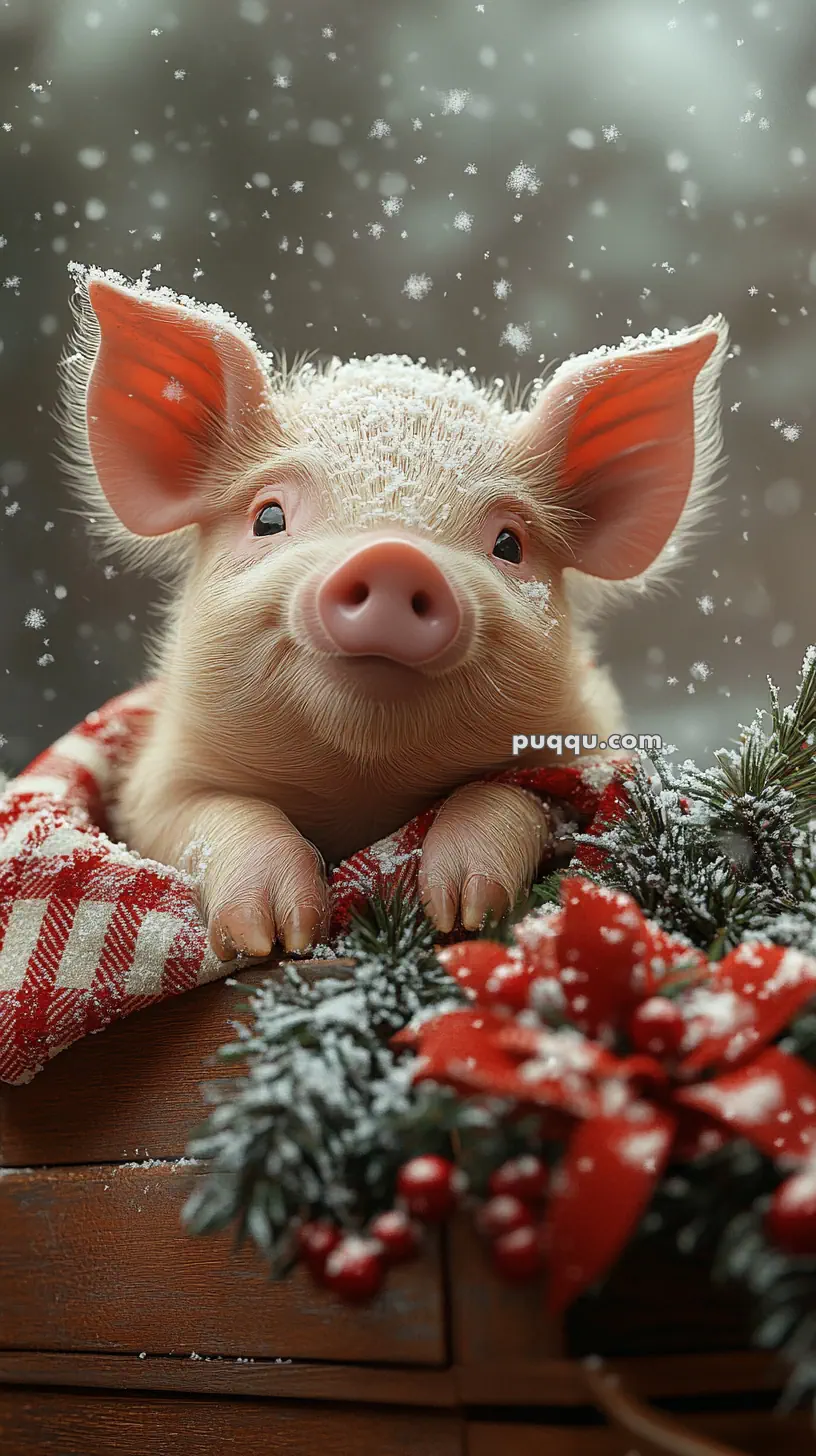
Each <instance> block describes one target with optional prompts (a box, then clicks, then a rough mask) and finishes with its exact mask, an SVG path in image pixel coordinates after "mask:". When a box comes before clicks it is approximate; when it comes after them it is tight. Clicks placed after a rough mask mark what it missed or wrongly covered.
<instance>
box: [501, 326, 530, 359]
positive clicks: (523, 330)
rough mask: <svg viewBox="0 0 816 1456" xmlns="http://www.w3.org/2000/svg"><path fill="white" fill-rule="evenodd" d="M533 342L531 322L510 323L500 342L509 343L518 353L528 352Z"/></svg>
mask: <svg viewBox="0 0 816 1456" xmlns="http://www.w3.org/2000/svg"><path fill="white" fill-rule="evenodd" d="M532 342H533V336H532V333H531V331H530V325H529V324H508V325H507V328H506V329H505V331H504V333H503V334H502V336H501V338H500V339H499V343H500V344H509V345H510V348H511V349H514V350H515V352H516V353H517V354H526V353H527V350H528V349H529V348H530V345H531V344H532Z"/></svg>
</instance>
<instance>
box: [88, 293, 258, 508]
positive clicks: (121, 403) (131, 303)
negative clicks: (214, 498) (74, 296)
mask: <svg viewBox="0 0 816 1456" xmlns="http://www.w3.org/2000/svg"><path fill="white" fill-rule="evenodd" d="M85 291H86V299H87V305H89V306H90V309H91V310H92V311H93V315H94V317H95V319H96V323H97V325H98V330H99V340H98V345H97V348H96V352H95V355H94V357H93V361H92V363H91V365H90V371H89V374H88V380H87V391H86V422H87V433H88V445H89V449H90V455H91V459H92V461H93V466H94V470H95V472H96V476H97V479H98V481H99V485H100V487H101V489H102V491H103V493H104V495H105V497H106V498H107V501H108V504H109V506H110V507H111V509H112V510H113V511H114V512H115V514H116V515H117V516H118V518H119V520H120V521H121V522H122V524H123V525H124V526H125V527H127V529H128V530H129V531H132V532H133V533H135V534H136V535H137V536H161V535H164V534H166V533H167V532H169V531H176V530H179V529H180V528H181V527H184V526H189V525H193V524H195V523H198V522H200V521H201V520H202V519H203V517H204V515H205V513H206V501H205V495H204V489H203V487H204V477H205V475H206V471H207V469H208V467H209V466H210V465H211V464H212V462H213V460H214V458H215V456H216V453H217V452H218V450H219V448H220V447H221V446H222V444H223V443H224V441H225V440H226V439H228V438H230V437H240V436H241V434H242V433H243V432H244V431H245V430H247V429H248V428H251V427H252V425H253V424H254V423H257V419H258V415H259V412H260V411H262V410H263V408H264V406H266V408H267V409H269V404H268V400H267V383H266V375H265V373H264V369H263V365H262V363H261V358H260V355H259V353H258V351H257V350H256V348H255V346H254V345H253V344H252V342H251V341H250V340H249V339H248V338H245V337H244V336H243V335H242V334H241V332H240V331H239V329H238V327H237V326H236V325H235V324H233V323H232V321H231V320H230V319H229V318H228V316H227V315H226V314H224V315H221V314H216V313H213V314H210V313H208V312H207V311H205V310H203V309H198V308H196V307H195V306H188V305H186V304H181V303H177V302H175V301H172V300H171V301H168V297H167V295H163V294H162V293H156V294H151V293H150V292H149V291H148V290H147V289H140V288H128V287H124V286H121V285H120V284H119V283H112V282H110V281H108V279H107V278H104V277H90V278H88V279H87V280H86V283H85Z"/></svg>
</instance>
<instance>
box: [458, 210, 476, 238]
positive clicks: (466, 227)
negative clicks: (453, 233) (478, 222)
mask: <svg viewBox="0 0 816 1456" xmlns="http://www.w3.org/2000/svg"><path fill="white" fill-rule="evenodd" d="M453 226H454V227H455V228H458V230H459V232H460V233H469V232H470V230H471V228H472V227H473V214H472V213H470V212H457V214H456V216H455V218H454V219H453Z"/></svg>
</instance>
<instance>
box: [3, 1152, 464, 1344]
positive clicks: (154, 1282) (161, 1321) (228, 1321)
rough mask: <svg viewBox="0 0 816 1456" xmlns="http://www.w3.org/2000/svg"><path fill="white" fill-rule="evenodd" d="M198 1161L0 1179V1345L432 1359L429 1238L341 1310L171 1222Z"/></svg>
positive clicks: (437, 1328)
mask: <svg viewBox="0 0 816 1456" xmlns="http://www.w3.org/2000/svg"><path fill="white" fill-rule="evenodd" d="M200 1176H201V1173H200V1171H199V1170H191V1169H190V1168H189V1167H181V1168H175V1167H174V1165H172V1164H166V1163H163V1164H160V1165H159V1166H154V1167H139V1166H138V1165H136V1166H134V1165H131V1164H113V1165H111V1164H108V1165H104V1166H96V1167H91V1168H76V1169H74V1168H56V1169H52V1170H50V1171H48V1170H41V1171H37V1172H33V1173H24V1172H17V1173H14V1172H9V1173H6V1174H5V1175H4V1176H3V1177H0V1228H2V1230H3V1236H2V1239H1V1240H0V1348H2V1347H5V1348H7V1349H18V1350H19V1349H31V1350H70V1349H74V1350H88V1351H93V1350H110V1351H123V1352H127V1351H130V1352H136V1353H139V1352H141V1351H147V1352H149V1353H157V1354H184V1355H188V1356H189V1355H190V1353H191V1352H195V1353H197V1354H201V1355H204V1354H220V1355H233V1356H237V1355H241V1356H265V1357H271V1358H275V1357H278V1356H280V1357H287V1356H288V1357H292V1358H300V1359H307V1360H308V1359H313V1360H314V1359H321V1360H335V1361H336V1360H338V1359H342V1360H344V1361H352V1362H353V1361H377V1362H380V1363H385V1364H391V1363H398V1364H403V1365H411V1364H416V1365H432V1364H441V1363H442V1362H443V1361H444V1359H445V1356H446V1344H445V1332H444V1314H443V1298H442V1278H441V1272H440V1256H439V1248H438V1243H435V1242H434V1241H433V1239H431V1240H430V1241H429V1243H428V1246H427V1250H426V1252H425V1254H424V1255H423V1257H422V1258H421V1259H419V1260H418V1261H417V1262H415V1263H413V1264H411V1265H409V1266H405V1267H404V1268H402V1269H397V1270H394V1272H393V1275H392V1277H391V1278H390V1279H389V1282H388V1285H387V1288H386V1289H385V1291H384V1292H383V1294H382V1296H381V1297H380V1298H379V1299H378V1300H376V1301H375V1302H374V1303H373V1304H372V1305H371V1306H370V1307H369V1308H366V1309H362V1310H351V1309H348V1308H344V1307H343V1306H341V1305H338V1304H337V1302H336V1301H335V1300H334V1299H333V1298H332V1297H331V1296H330V1295H329V1294H328V1293H326V1292H324V1291H321V1290H319V1289H317V1288H315V1287H314V1286H313V1285H312V1283H311V1281H310V1279H309V1278H308V1277H307V1276H306V1275H305V1273H304V1272H303V1271H302V1270H298V1271H296V1272H295V1274H294V1275H293V1277H292V1278H291V1279H290V1280H287V1281H285V1282H283V1283H279V1284H271V1283H270V1282H269V1280H268V1278H267V1277H266V1274H265V1268H264V1265H263V1263H262V1261H261V1259H260V1256H259V1255H257V1254H256V1253H255V1252H254V1251H253V1250H251V1249H246V1250H243V1251H241V1252H240V1253H237V1254H236V1253H233V1249H232V1240H231V1238H230V1237H227V1236H224V1235H219V1236H212V1237H206V1238H200V1239H194V1238H192V1237H191V1236H189V1235H187V1234H186V1233H185V1232H184V1230H183V1229H182V1228H181V1226H180V1223H179V1212H180V1208H181V1206H182V1203H183V1200H184V1197H185V1195H186V1193H187V1191H188V1190H189V1188H190V1187H191V1186H192V1179H193V1178H195V1177H200Z"/></svg>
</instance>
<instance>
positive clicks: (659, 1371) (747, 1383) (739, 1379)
mask: <svg viewBox="0 0 816 1456" xmlns="http://www.w3.org/2000/svg"><path fill="white" fill-rule="evenodd" d="M0 1368H1V1367H0ZM613 1368H614V1369H615V1370H616V1371H619V1372H620V1376H621V1379H622V1380H623V1381H624V1384H625V1385H626V1388H627V1389H628V1390H631V1391H632V1393H633V1394H636V1395H639V1396H642V1397H645V1398H646V1399H649V1400H666V1399H670V1398H672V1397H675V1398H676V1397H678V1396H688V1395H710V1394H711V1395H739V1394H742V1393H745V1392H750V1391H757V1390H761V1391H769V1392H777V1391H779V1390H780V1389H781V1387H782V1384H783V1381H784V1373H785V1372H784V1370H783V1368H782V1367H781V1366H780V1364H779V1362H778V1361H777V1360H775V1359H774V1357H773V1356H772V1355H768V1354H764V1353H761V1352H759V1351H755V1350H744V1351H742V1350H739V1351H734V1352H732V1353H727V1354H711V1355H662V1356H655V1357H653V1358H650V1357H648V1356H636V1357H633V1358H626V1357H624V1358H620V1359H618V1358H616V1359H615V1360H614V1363H613ZM454 1372H455V1375H456V1382H457V1388H458V1390H459V1396H460V1399H461V1401H462V1404H463V1405H468V1406H480V1405H482V1406H499V1405H501V1406H520V1405H522V1406H533V1405H542V1406H543V1405H548V1406H549V1405H551V1406H576V1405H586V1404H587V1402H588V1396H587V1388H586V1382H585V1379H584V1373H583V1369H582V1366H581V1363H580V1362H579V1361H577V1360H525V1359H514V1360H512V1361H504V1360H492V1361H484V1362H483V1363H481V1364H472V1365H464V1366H456V1367H454Z"/></svg>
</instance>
